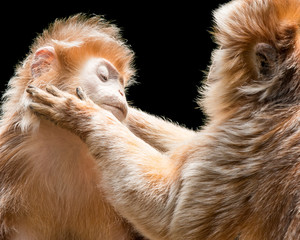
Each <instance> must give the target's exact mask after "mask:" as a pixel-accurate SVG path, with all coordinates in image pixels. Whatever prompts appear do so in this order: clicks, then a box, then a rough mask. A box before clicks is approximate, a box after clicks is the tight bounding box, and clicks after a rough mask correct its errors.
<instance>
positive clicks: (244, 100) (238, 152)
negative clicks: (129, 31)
mask: <svg viewBox="0 0 300 240" xmlns="http://www.w3.org/2000/svg"><path fill="white" fill-rule="evenodd" d="M214 17H215V27H214V37H215V40H216V43H217V44H218V47H217V49H216V50H215V51H214V52H213V54H212V65H211V67H210V71H209V73H208V76H207V81H206V83H205V86H204V87H203V90H202V94H203V97H202V99H201V100H200V104H201V106H202V107H203V108H204V110H205V111H206V113H207V114H208V117H209V120H208V122H207V124H206V125H205V126H204V127H203V129H202V130H200V131H199V132H196V133H193V132H191V131H188V130H186V129H182V128H180V127H178V126H176V125H172V124H171V123H169V122H166V121H163V120H162V119H158V118H155V117H153V116H149V115H148V114H146V113H143V112H141V111H137V110H134V109H131V111H130V112H129V118H128V119H127V122H126V124H127V126H128V127H129V129H130V130H131V131H130V130H129V129H128V128H126V127H125V126H124V125H122V124H120V123H119V122H118V121H117V120H116V119H114V118H111V114H109V113H107V112H106V111H104V110H103V109H101V108H100V107H98V106H96V105H94V104H93V103H92V102H91V101H88V102H86V103H82V101H80V100H78V99H76V98H74V97H73V96H71V95H69V94H67V93H64V92H62V91H59V90H57V91H56V92H55V95H56V99H57V101H56V104H55V106H49V99H50V100H51V99H52V98H54V96H53V95H51V94H50V93H44V91H43V90H40V89H35V91H34V94H33V93H31V94H32V95H31V97H32V98H33V99H34V100H35V101H36V103H35V104H34V105H32V107H33V111H35V112H36V113H43V114H47V116H48V117H49V119H50V120H52V121H53V122H55V123H56V124H58V125H59V126H61V127H63V128H66V129H68V130H70V131H71V132H73V133H75V134H77V135H79V136H84V137H83V138H82V140H83V141H84V142H85V143H86V144H87V146H88V149H89V151H90V153H91V154H92V155H93V156H94V157H95V159H96V161H97V166H98V169H99V170H100V172H101V174H102V175H101V183H100V184H101V185H102V187H103V189H104V191H105V194H106V196H107V198H108V199H109V201H110V203H111V204H112V205H113V206H114V207H115V208H116V209H118V211H119V212H120V213H121V214H122V216H125V217H126V218H127V219H128V220H129V221H130V222H131V223H132V224H133V225H134V226H135V227H136V228H137V229H139V231H140V232H141V233H142V234H143V235H144V236H146V237H148V238H150V239H167V240H174V239H178V240H181V239H189V240H192V239H203V240H204V239H205V240H232V239H239V240H254V239H255V240H257V239H258V240H265V239H268V240H269V239H272V240H295V239H300V235H299V233H300V222H299V219H300V218H299V211H300V194H299V193H300V187H299V181H300V171H299V166H300V165H299V163H300V122H299V116H300V115H299V114H300V107H299V104H300V81H299V79H300V66H299V57H300V56H299V47H298V42H299V30H298V28H299V23H300V22H299V21H300V5H299V1H298V0H233V1H231V2H230V3H228V4H225V5H223V6H221V7H220V8H219V9H218V10H217V11H215V13H214ZM43 95H45V96H46V97H42V96H43ZM66 102H68V103H69V106H72V107H71V110H70V108H67V107H66V104H65V103H66ZM53 108H55V110H56V111H57V114H56V113H54V112H53ZM87 108H88V109H89V110H86V109H87ZM87 116H89V117H90V118H89V119H88V120H87V118H86V117H87ZM81 119H83V120H81ZM107 119H109V120H110V121H113V122H114V124H110V125H108V124H107ZM137 136H138V137H137ZM141 139H144V141H143V140H141ZM147 143H149V144H147ZM153 163H155V164H154V165H152V164H153Z"/></svg>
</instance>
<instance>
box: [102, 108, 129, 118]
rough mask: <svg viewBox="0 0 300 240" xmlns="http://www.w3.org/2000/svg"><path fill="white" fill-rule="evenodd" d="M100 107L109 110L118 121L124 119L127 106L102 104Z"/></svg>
mask: <svg viewBox="0 0 300 240" xmlns="http://www.w3.org/2000/svg"><path fill="white" fill-rule="evenodd" d="M101 107H102V108H104V109H105V110H107V111H109V112H111V113H112V114H113V115H114V116H115V117H116V118H117V119H118V120H119V121H120V122H122V121H124V120H125V118H126V116H127V108H125V107H123V106H115V105H109V104H102V105H101Z"/></svg>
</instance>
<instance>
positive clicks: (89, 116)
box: [27, 87, 181, 239]
mask: <svg viewBox="0 0 300 240" xmlns="http://www.w3.org/2000/svg"><path fill="white" fill-rule="evenodd" d="M27 91H28V92H29V93H30V95H31V97H32V98H33V99H34V101H35V102H34V103H32V104H31V105H30V108H31V109H33V111H34V112H36V113H38V114H41V115H44V116H46V117H47V118H48V119H49V120H51V121H53V122H55V123H56V124H58V125H59V126H61V127H63V128H66V129H69V130H70V131H72V132H73V133H75V134H77V135H78V136H79V137H81V139H82V140H83V141H84V142H86V143H87V146H88V147H89V150H90V152H91V153H92V155H93V156H94V157H95V159H96V160H97V163H98V167H99V170H100V172H101V188H103V190H104V191H105V192H106V196H107V198H108V199H109V201H110V202H111V203H112V204H113V205H114V206H115V207H116V209H118V211H119V212H120V213H121V214H122V215H123V216H124V217H126V218H127V219H128V220H129V221H130V222H132V223H133V224H134V225H135V226H136V228H137V229H139V230H140V231H141V232H142V233H143V234H144V235H145V236H147V237H149V238H152V239H170V238H168V237H166V236H167V235H168V234H169V229H170V224H171V222H172V218H173V212H174V209H175V207H176V196H177V195H178V191H179V188H180V184H181V182H180V180H179V176H180V174H179V170H180V169H181V164H180V163H179V161H178V162H177V161H174V159H171V157H168V156H166V155H164V154H162V153H160V152H158V151H157V150H156V149H154V148H153V147H151V146H150V145H148V144H147V143H146V142H144V141H143V140H141V139H140V138H138V137H136V136H135V135H134V134H133V133H132V132H131V131H130V130H129V129H128V128H126V127H125V126H124V125H123V124H121V123H120V122H119V121H118V120H117V119H116V118H115V117H114V116H113V115H112V114H111V113H110V112H108V111H106V110H104V109H102V108H100V107H98V106H97V105H95V104H94V103H92V102H90V101H82V100H80V99H78V98H77V97H75V96H73V95H70V94H67V93H64V92H62V91H59V90H58V89H55V88H53V87H50V88H49V87H47V91H48V92H50V93H52V94H50V93H47V92H45V91H43V90H40V89H38V88H34V87H32V88H29V89H28V90H27ZM173 239H174V238H173Z"/></svg>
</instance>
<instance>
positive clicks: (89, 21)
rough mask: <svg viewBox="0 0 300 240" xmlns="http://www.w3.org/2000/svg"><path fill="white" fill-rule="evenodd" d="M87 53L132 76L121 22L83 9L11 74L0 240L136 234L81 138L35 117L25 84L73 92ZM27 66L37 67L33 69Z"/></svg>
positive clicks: (3, 138) (2, 139) (0, 136)
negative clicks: (113, 200)
mask: <svg viewBox="0 0 300 240" xmlns="http://www.w3.org/2000/svg"><path fill="white" fill-rule="evenodd" d="M43 47H53V48H54V49H55V57H54V55H47V54H48V53H47V52H46V53H45V50H40V51H39V49H41V48H43ZM37 51H39V53H41V54H43V53H45V55H44V59H42V60H41V61H40V59H37V60H36V59H35V57H34V54H35V53H36V52H37ZM91 57H101V58H105V59H107V60H108V61H110V62H111V63H113V64H114V65H115V67H116V68H117V69H118V72H119V73H120V74H121V76H122V78H123V81H125V83H126V84H127V85H128V84H129V82H130V81H132V76H133V74H134V69H133V67H132V60H133V52H132V51H131V50H130V49H129V48H128V47H127V46H126V45H125V43H124V42H123V40H122V38H121V36H120V34H119V29H118V28H117V27H116V26H114V25H111V24H109V23H107V22H105V21H104V20H103V19H102V18H100V17H97V16H94V17H91V18H88V17H86V16H84V15H76V16H73V17H70V18H68V19H63V20H57V21H55V22H54V23H53V24H52V25H51V26H50V27H49V29H47V30H45V31H44V32H43V33H42V34H41V35H40V36H39V37H38V38H37V39H36V40H35V42H34V44H33V45H32V47H31V52H30V53H29V55H28V56H27V58H26V59H25V60H24V62H23V63H22V64H20V65H19V66H18V67H17V69H16V75H15V76H14V77H13V78H12V79H11V80H10V82H9V84H8V90H7V91H6V93H5V94H4V103H3V106H2V112H3V114H2V118H1V122H0V123H1V124H0V189H1V190H0V239H3V240H8V239H24V240H38V239H45V240H50V239H55V240H57V239H62V240H67V239H70V240H71V239H72V240H74V239H93V240H94V239H107V240H109V239H133V238H135V237H137V234H136V233H135V231H134V230H133V228H132V227H131V226H130V225H129V224H128V223H127V221H126V220H124V218H122V217H121V216H120V215H119V214H118V213H117V212H116V211H115V210H114V208H113V207H112V206H111V205H110V204H109V203H108V202H107V200H106V199H105V198H104V196H103V191H102V190H101V188H99V187H98V183H99V179H100V178H101V174H99V173H98V172H97V171H96V164H95V161H94V158H93V157H92V156H91V154H90V153H89V152H88V149H87V147H86V145H85V144H84V143H83V142H82V141H81V140H80V138H78V137H77V136H75V135H74V134H71V133H70V132H68V131H65V130H63V129H61V128H59V127H57V126H55V125H53V124H51V123H49V122H47V121H45V120H41V121H40V120H39V119H38V118H37V117H36V116H34V115H33V114H32V113H31V112H30V110H29V108H28V106H29V104H30V102H31V100H30V99H29V98H28V94H27V93H26V92H25V89H26V88H27V86H28V85H29V84H31V85H34V86H39V87H42V88H45V87H46V85H47V84H50V83H51V84H54V85H56V86H57V87H59V88H61V89H64V90H67V91H69V92H70V93H75V88H76V87H78V86H79V73H80V71H81V69H82V65H83V64H84V63H85V61H86V60H87V59H89V58H91ZM54 58H55V59H57V61H56V60H54ZM32 67H33V68H37V69H38V70H37V71H40V73H41V74H38V75H36V76H32V72H31V68H32ZM83 106H84V105H82V106H81V107H83ZM86 110H87V111H88V108H87V109H86ZM82 120H83V119H82Z"/></svg>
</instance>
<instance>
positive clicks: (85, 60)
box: [4, 14, 135, 128]
mask: <svg viewBox="0 0 300 240" xmlns="http://www.w3.org/2000/svg"><path fill="white" fill-rule="evenodd" d="M133 57H134V54H133V52H132V51H131V49H130V48H129V47H128V46H127V45H126V44H125V42H124V41H123V39H122V38H121V36H120V33H119V29H118V28H117V27H116V26H115V25H113V24H110V23H108V22H106V21H105V20H104V19H102V18H101V17H99V16H93V17H87V16H85V15H83V14H78V15H75V16H72V17H70V18H67V19H59V20H56V21H55V22H54V23H53V24H52V25H50V27H49V28H48V29H46V30H44V32H43V33H42V34H40V35H39V36H38V37H37V38H36V39H35V41H34V43H33V45H32V46H31V48H30V53H29V54H28V56H27V58H26V59H25V60H24V61H23V63H22V64H20V65H19V66H18V67H17V69H16V75H15V76H14V77H13V78H12V79H11V80H10V82H9V88H8V91H7V92H6V94H5V96H4V98H5V101H6V102H7V103H8V104H6V105H5V106H4V108H5V107H6V106H7V108H9V109H16V107H15V106H19V107H18V108H20V109H18V108H17V109H16V110H15V111H18V112H23V118H22V119H21V120H19V122H20V125H21V128H26V127H27V123H28V122H32V121H30V119H31V118H32V117H34V116H32V114H30V111H28V105H29V103H30V99H29V98H28V96H27V93H26V91H25V89H26V86H28V85H33V86H37V87H40V88H43V89H45V87H46V86H47V85H48V84H53V85H55V86H56V87H58V88H59V89H61V90H64V91H67V92H69V93H72V94H75V92H76V91H75V89H76V88H77V87H79V86H80V87H81V88H82V89H83V90H84V91H85V92H86V93H87V95H88V96H89V97H90V98H91V100H93V101H94V102H95V103H97V104H98V105H100V106H101V107H103V108H105V109H107V110H109V111H111V112H112V113H113V114H114V115H115V116H116V117H117V118H118V119H119V120H120V121H122V120H124V119H125V117H126V114H127V108H128V106H127V102H126V97H125V87H127V86H129V85H130V83H132V82H133V79H132V76H133V75H134V72H135V70H134V68H133V64H132V62H133ZM11 105H14V106H11ZM4 111H5V109H4ZM18 115H22V114H18ZM26 119H27V120H26ZM22 126H23V127H22Z"/></svg>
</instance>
